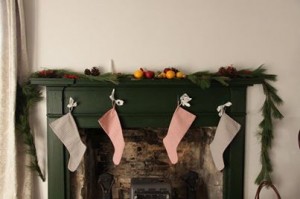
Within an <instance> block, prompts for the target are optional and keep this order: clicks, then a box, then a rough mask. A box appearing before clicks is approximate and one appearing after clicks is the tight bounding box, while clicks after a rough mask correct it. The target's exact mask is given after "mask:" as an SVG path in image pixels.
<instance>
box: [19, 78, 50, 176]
mask: <svg viewBox="0 0 300 199" xmlns="http://www.w3.org/2000/svg"><path fill="white" fill-rule="evenodd" d="M41 99H42V97H41V92H40V90H39V88H38V87H37V86H34V85H31V84H29V83H26V84H24V85H23V86H20V85H18V87H17V99H16V104H17V106H16V114H15V115H16V118H15V122H16V131H17V132H18V133H19V134H20V135H21V136H22V138H23V141H24V144H25V145H26V146H27V150H26V152H27V154H29V155H30V157H31V162H30V165H27V166H28V167H29V168H30V169H32V170H34V171H37V173H38V175H39V176H40V178H41V179H42V180H43V181H45V180H46V179H45V176H44V174H43V173H42V171H41V169H40V166H39V164H38V158H37V153H36V148H35V141H34V136H33V134H32V131H31V128H30V124H29V111H30V108H31V107H32V106H33V105H34V104H36V103H37V102H38V101H40V100H41Z"/></svg>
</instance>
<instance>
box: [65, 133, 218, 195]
mask: <svg viewBox="0 0 300 199" xmlns="http://www.w3.org/2000/svg"><path fill="white" fill-rule="evenodd" d="M166 132H167V129H165V128H155V129H154V128H146V129H145V128H144V129H126V130H124V132H123V133H124V138H125V142H126V146H125V149H124V153H123V157H122V161H121V163H120V164H119V165H118V166H114V164H113V162H112V155H113V151H114V149H113V146H112V144H111V142H110V140H109V138H108V137H107V136H106V134H105V133H104V132H103V131H102V130H99V129H98V130H97V129H85V133H83V134H84V135H87V136H83V138H84V140H85V142H86V144H87V146H88V151H87V153H86V155H85V159H84V161H83V162H82V164H81V165H80V167H79V169H78V171H77V172H75V173H73V174H72V175H71V198H72V199H82V198H83V199H89V198H101V197H100V196H101V195H102V193H101V192H102V191H101V189H100V185H99V184H98V183H97V181H98V177H99V175H101V174H102V173H104V172H108V173H110V174H112V175H113V176H114V179H115V182H114V184H113V186H112V196H113V199H127V198H130V186H131V183H130V182H131V179H132V178H137V177H159V178H163V179H166V180H167V181H169V182H170V184H171V186H172V195H173V197H172V198H173V199H186V198H187V187H188V186H187V184H186V183H185V182H184V180H183V176H184V175H186V174H187V173H188V172H189V171H193V172H196V173H197V174H198V175H199V180H198V185H197V190H196V193H197V199H200V198H201V199H205V198H207V199H208V198H214V199H218V198H222V189H223V179H222V178H223V174H222V173H221V172H219V171H217V170H216V169H215V166H214V163H213V162H212V159H211V154H210V151H209V147H208V146H209V144H210V142H211V141H212V139H213V136H214V132H215V128H193V129H191V130H189V131H188V132H187V134H186V136H185V137H184V139H183V140H182V141H181V143H180V145H179V146H178V156H179V162H178V163H177V164H175V165H172V164H171V163H170V161H169V159H168V156H167V153H166V150H165V148H164V146H163V143H162V139H163V137H164V136H165V135H166Z"/></svg>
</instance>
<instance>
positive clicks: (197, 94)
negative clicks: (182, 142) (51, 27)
mask: <svg viewBox="0 0 300 199" xmlns="http://www.w3.org/2000/svg"><path fill="white" fill-rule="evenodd" d="M256 83H260V80H253V79H251V80H245V79H243V80H239V79H235V80H233V81H231V82H230V85H229V86H223V85H220V84H219V83H212V85H211V87H210V88H209V89H206V90H203V89H201V88H200V87H198V86H196V85H194V84H193V83H191V82H190V81H189V80H120V82H119V84H117V85H115V84H113V83H109V82H96V81H88V80H74V79H56V78H32V79H31V84H36V85H41V86H46V89H47V93H46V94H47V118H48V119H47V121H48V123H50V122H51V121H53V120H55V119H57V118H59V117H61V116H62V115H63V114H65V113H67V112H68V109H67V106H66V105H67V104H68V100H69V98H70V97H73V98H74V99H75V100H76V101H77V102H78V103H79V106H78V107H77V108H76V109H75V110H74V111H73V115H74V118H75V120H76V123H77V125H78V127H79V128H83V129H88V128H94V129H95V128H100V127H99V124H98V122H97V120H98V119H99V118H100V117H101V116H102V115H103V114H104V113H105V112H106V111H107V110H109V109H110V108H111V101H110V100H109V98H108V96H109V95H110V93H111V91H112V89H113V88H115V89H116V95H117V96H120V98H122V99H123V100H124V101H125V104H126V105H124V106H122V107H118V108H117V110H118V113H119V117H120V121H121V124H122V127H123V128H124V129H127V128H147V127H151V128H167V127H168V125H169V123H170V120H171V117H172V114H173V112H174V110H175V108H176V106H177V99H178V97H179V96H181V95H182V94H184V93H187V94H188V95H189V96H190V97H191V98H193V100H192V102H191V103H192V106H191V107H189V108H187V110H188V111H190V112H192V113H194V114H195V115H196V116H197V118H196V120H195V121H194V123H193V127H207V126H217V124H218V121H219V116H218V114H217V112H216V108H217V106H218V105H220V104H224V103H226V102H227V101H231V102H232V104H233V106H232V107H231V108H230V109H228V111H227V112H228V114H229V115H230V116H231V117H232V118H234V119H235V120H236V121H237V122H239V123H240V124H241V126H242V127H241V129H240V131H239V133H238V134H237V136H236V137H235V138H234V140H233V142H232V143H231V145H230V146H229V147H228V148H227V149H226V151H225V154H224V159H225V165H226V166H225V169H224V170H223V198H224V199H235V198H236V199H240V198H243V184H244V145H245V125H246V124H245V118H246V91H247V87H248V86H251V85H253V84H256ZM47 139H48V184H49V185H48V198H49V199H69V198H70V173H69V171H68V170H67V167H66V165H67V164H66V163H67V160H68V153H67V152H66V150H65V149H64V147H63V145H62V143H61V142H60V141H59V140H58V139H57V137H56V136H55V135H54V134H53V132H52V131H51V129H50V128H48V133H47Z"/></svg>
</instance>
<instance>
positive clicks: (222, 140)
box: [210, 112, 241, 171]
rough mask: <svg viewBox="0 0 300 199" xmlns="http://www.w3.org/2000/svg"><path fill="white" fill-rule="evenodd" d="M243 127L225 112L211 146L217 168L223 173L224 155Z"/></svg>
mask: <svg viewBox="0 0 300 199" xmlns="http://www.w3.org/2000/svg"><path fill="white" fill-rule="evenodd" d="M240 127H241V125H240V124H239V123H237V122H236V121H234V120H233V119H232V118H231V117H229V116H228V115H227V114H226V113H225V112H224V113H223V114H222V116H221V119H220V121H219V124H218V126H217V130H216V134H215V138H214V140H213V141H212V143H211V144H210V150H211V154H212V157H213V160H214V163H215V165H216V168H217V169H218V170H219V171H221V170H222V169H223V168H224V162H223V153H224V151H225V149H226V148H227V146H228V145H229V144H230V143H231V141H232V140H233V138H234V137H235V135H236V134H237V133H238V131H239V130H240Z"/></svg>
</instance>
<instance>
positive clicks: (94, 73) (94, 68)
mask: <svg viewBox="0 0 300 199" xmlns="http://www.w3.org/2000/svg"><path fill="white" fill-rule="evenodd" d="M91 74H92V75H93V76H98V75H100V71H99V68H97V67H93V68H92V69H91Z"/></svg>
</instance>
